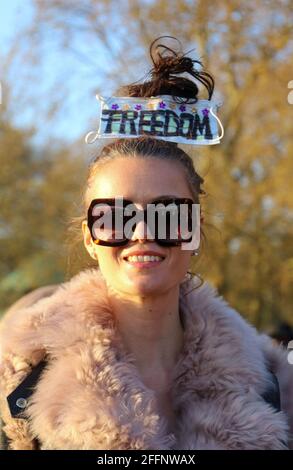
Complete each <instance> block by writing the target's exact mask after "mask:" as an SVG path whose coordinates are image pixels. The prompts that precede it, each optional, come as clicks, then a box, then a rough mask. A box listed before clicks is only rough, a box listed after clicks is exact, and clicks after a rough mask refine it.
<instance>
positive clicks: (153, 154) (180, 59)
mask: <svg viewBox="0 0 293 470" xmlns="http://www.w3.org/2000/svg"><path fill="white" fill-rule="evenodd" d="M165 38H170V39H174V40H175V41H177V42H178V44H179V45H180V51H175V50H174V49H171V48H170V47H169V46H167V45H165V44H162V43H161V40H162V39H165ZM150 56H151V60H152V62H153V67H152V69H151V70H150V71H149V73H148V74H147V79H145V80H144V81H143V82H140V81H138V82H134V83H132V84H130V85H124V86H121V87H120V88H119V89H118V90H117V91H116V92H115V93H114V96H128V97H139V98H149V97H153V96H158V95H169V96H172V97H173V99H174V100H175V101H177V102H180V103H196V102H197V101H198V94H199V88H198V85H197V83H196V82H195V81H194V80H193V79H195V80H197V81H198V82H200V83H201V84H202V85H203V87H204V88H205V89H206V91H207V93H208V99H209V100H210V99H211V98H212V95H213V91H214V79H213V77H212V76H211V74H210V73H208V72H207V71H205V70H203V65H202V63H201V62H200V61H199V60H194V59H191V58H190V57H187V56H186V54H183V53H182V47H181V43H180V41H178V40H177V39H176V38H174V37H172V36H160V37H158V38H157V39H155V40H154V41H153V42H152V44H151V46H150ZM195 65H197V66H200V67H201V69H200V70H198V69H197V68H195ZM182 74H186V75H189V76H185V77H184V76H182ZM190 76H191V77H192V78H193V79H191V77H190ZM117 157H119V158H121V157H122V158H123V157H125V158H152V159H157V158H159V159H162V160H164V161H172V162H174V163H175V164H177V165H180V166H181V168H182V169H183V171H184V173H185V176H186V181H187V183H188V185H189V188H190V190H191V193H192V195H193V198H194V202H195V203H200V197H201V196H202V195H205V194H206V192H205V191H204V189H203V188H202V185H203V183H204V179H203V178H202V177H201V176H200V175H199V174H198V173H197V172H196V170H195V168H194V165H193V161H192V159H191V157H190V156H189V155H188V154H187V153H186V152H185V151H183V150H182V149H181V148H180V147H178V145H177V143H175V142H170V141H165V140H158V139H155V138H153V137H149V136H140V137H136V138H125V139H123V138H122V139H121V138H119V139H116V140H114V142H110V143H108V144H107V145H105V146H104V147H103V148H102V149H101V150H100V152H99V153H98V154H97V155H96V156H95V157H94V159H93V160H92V161H91V163H90V165H89V168H88V175H87V184H86V187H85V190H84V192H83V195H82V206H83V207H82V215H81V216H78V217H73V218H71V220H70V227H69V228H70V232H72V231H73V232H74V233H75V235H77V237H76V236H74V237H72V236H71V240H72V238H73V240H74V241H75V242H77V241H78V242H81V241H82V234H81V222H82V221H83V220H85V219H86V218H87V208H88V206H89V204H90V201H91V197H90V194H91V188H92V185H93V182H94V180H95V178H96V176H97V175H98V174H99V173H100V172H101V171H102V169H103V165H105V164H106V163H107V162H109V161H113V160H114V159H115V158H117ZM201 213H202V211H201ZM200 234H201V251H202V242H203V241H205V240H206V237H205V234H204V231H203V229H202V224H201V227H200ZM197 259H198V258H197ZM93 262H94V265H95V266H96V263H97V261H94V260H93V261H91V260H89V262H88V263H87V265H88V266H92V265H93ZM188 275H189V276H188V278H191V277H193V276H197V277H199V279H200V284H199V285H201V284H202V283H203V280H202V278H201V277H200V276H199V275H198V273H192V272H190V271H189V272H188ZM197 287H199V286H197Z"/></svg>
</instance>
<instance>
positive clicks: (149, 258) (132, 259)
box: [126, 255, 163, 263]
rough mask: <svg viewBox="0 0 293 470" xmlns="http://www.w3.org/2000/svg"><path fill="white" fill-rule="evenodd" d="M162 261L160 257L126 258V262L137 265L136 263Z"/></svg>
mask: <svg viewBox="0 0 293 470" xmlns="http://www.w3.org/2000/svg"><path fill="white" fill-rule="evenodd" d="M162 259H163V257H162V256H135V255H134V256H128V257H127V258H126V260H127V261H130V262H132V263H137V262H138V261H139V262H141V263H144V262H149V261H161V260H162Z"/></svg>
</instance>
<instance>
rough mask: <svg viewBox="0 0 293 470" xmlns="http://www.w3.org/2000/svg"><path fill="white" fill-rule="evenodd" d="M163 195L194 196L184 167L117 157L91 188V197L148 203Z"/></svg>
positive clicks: (153, 159) (107, 165)
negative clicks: (119, 197) (118, 198)
mask: <svg viewBox="0 0 293 470" xmlns="http://www.w3.org/2000/svg"><path fill="white" fill-rule="evenodd" d="M161 195H173V196H177V197H192V194H191V191H190V189H189V186H188V183H187V179H186V176H185V172H184V169H183V168H182V166H181V164H179V163H176V162H173V161H168V160H165V161H164V160H161V159H158V158H150V159H142V158H116V159H115V160H113V161H112V162H108V163H107V164H106V165H105V166H103V167H102V168H101V170H100V172H99V173H98V174H97V176H96V177H95V179H94V181H93V183H92V187H91V197H92V198H93V199H94V198H110V197H115V196H123V197H124V198H125V199H131V200H132V201H137V202H147V201H149V200H151V199H153V198H156V197H159V196H161Z"/></svg>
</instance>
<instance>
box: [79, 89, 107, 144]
mask: <svg viewBox="0 0 293 470" xmlns="http://www.w3.org/2000/svg"><path fill="white" fill-rule="evenodd" d="M96 98H97V100H98V101H100V102H103V103H105V102H106V100H105V99H104V98H103V97H102V96H101V95H98V94H97V95H96ZM101 108H102V106H101ZM99 131H100V127H99V129H98V130H97V131H90V132H88V133H87V135H86V136H85V138H84V140H85V143H86V144H89V145H90V144H93V143H94V142H95V141H96V140H97V139H99V138H100V135H99ZM92 134H93V135H94V137H93V139H92V140H90V137H91V135H92Z"/></svg>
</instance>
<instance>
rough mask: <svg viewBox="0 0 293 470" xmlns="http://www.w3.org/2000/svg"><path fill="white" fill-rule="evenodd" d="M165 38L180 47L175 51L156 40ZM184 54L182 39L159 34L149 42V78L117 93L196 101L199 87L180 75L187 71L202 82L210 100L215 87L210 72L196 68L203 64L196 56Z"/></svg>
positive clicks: (122, 88) (125, 87)
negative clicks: (150, 67) (151, 65)
mask: <svg viewBox="0 0 293 470" xmlns="http://www.w3.org/2000/svg"><path fill="white" fill-rule="evenodd" d="M165 38H168V39H174V40H175V41H177V42H178V44H179V45H180V50H179V51H178V52H176V50H174V49H172V48H171V47H169V46H167V45H166V44H162V43H161V42H158V41H160V40H162V39H165ZM186 54H187V53H186ZM186 54H183V52H182V46H181V43H180V41H179V40H178V39H176V38H175V37H173V36H160V37H158V38H157V39H155V40H154V41H153V42H152V43H151V45H150V56H151V60H152V62H153V68H152V69H151V70H150V72H149V74H148V75H150V80H148V81H144V82H143V83H137V82H134V83H132V84H131V85H128V86H124V87H121V88H120V89H119V91H118V93H121V94H122V95H124V96H125V95H127V94H128V96H130V97H140V98H142V97H143V98H149V97H151V96H158V95H171V96H173V98H175V97H176V98H177V97H179V98H185V101H184V100H182V99H180V102H181V103H182V102H184V103H187V102H189V103H195V102H196V101H197V100H198V92H199V89H198V86H197V84H196V82H195V81H194V80H192V79H190V78H186V77H183V76H182V74H184V73H187V74H189V75H191V76H192V77H193V78H194V79H196V80H197V81H199V82H200V83H202V85H204V87H205V88H206V90H207V91H208V99H209V100H210V99H211V97H212V95H213V91H214V79H213V77H212V75H211V74H210V73H208V72H207V71H205V70H197V69H196V68H195V64H197V65H199V66H200V67H201V68H203V65H202V63H201V62H200V61H199V60H195V59H192V58H191V57H187V56H186Z"/></svg>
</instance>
